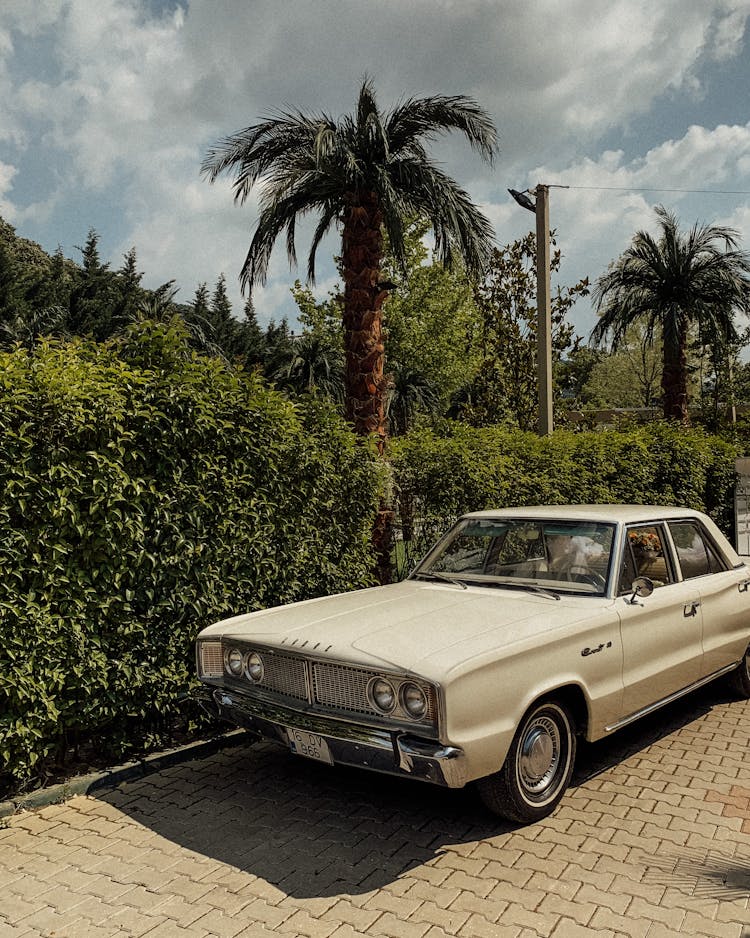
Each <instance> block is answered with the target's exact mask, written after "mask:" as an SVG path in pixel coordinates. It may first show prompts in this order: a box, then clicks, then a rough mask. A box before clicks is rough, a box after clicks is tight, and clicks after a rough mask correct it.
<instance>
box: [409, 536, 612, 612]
mask: <svg viewBox="0 0 750 938" xmlns="http://www.w3.org/2000/svg"><path fill="white" fill-rule="evenodd" d="M614 530H615V529H614V525H612V524H604V523H601V522H596V521H565V520H562V521H535V520H530V519H526V518H518V519H505V518H503V519H492V518H464V519H463V520H462V521H460V522H459V523H458V524H457V525H456V527H455V528H453V529H452V530H451V531H450V532H449V533H448V534H447V535H446V536H445V537H444V538H443V539H442V540H441V541H439V542H438V544H437V545H436V546H435V547H434V548H433V550H432V551H431V552H430V553H429V554H428V555H427V557H426V558H425V560H424V561H423V562H422V563H421V564H420V565H419V567H417V569H416V570H415V571H414V575H415V576H417V577H420V578H430V577H434V578H435V579H440V580H448V579H452V580H456V581H460V582H462V583H464V584H465V583H477V584H482V585H487V586H495V585H502V586H510V587H518V588H526V589H534V588H537V589H538V588H539V587H542V588H544V589H545V590H551V591H563V592H577V593H590V594H596V595H600V596H601V595H604V593H605V592H606V586H607V578H608V575H609V567H610V556H611V553H612V543H613V540H614Z"/></svg>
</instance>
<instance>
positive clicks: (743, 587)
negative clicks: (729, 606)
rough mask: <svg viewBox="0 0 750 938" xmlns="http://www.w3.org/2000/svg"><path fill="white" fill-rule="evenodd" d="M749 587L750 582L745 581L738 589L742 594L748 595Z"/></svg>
mask: <svg viewBox="0 0 750 938" xmlns="http://www.w3.org/2000/svg"><path fill="white" fill-rule="evenodd" d="M749 586H750V580H743V581H742V582H741V583H739V584H738V585H737V589H738V590H739V591H740V592H741V593H746V592H747V589H748V587H749Z"/></svg>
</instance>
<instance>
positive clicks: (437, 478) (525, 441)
mask: <svg viewBox="0 0 750 938" xmlns="http://www.w3.org/2000/svg"><path fill="white" fill-rule="evenodd" d="M737 455H738V454H737V451H736V449H735V447H734V446H733V445H732V444H731V443H729V442H727V441H726V440H723V439H721V438H719V437H716V436H711V435H709V434H707V433H705V432H703V431H702V430H699V429H689V430H688V429H685V428H684V427H676V426H673V425H670V424H668V423H655V424H649V425H646V426H639V427H633V428H629V429H626V430H602V431H591V432H584V433H573V432H570V431H565V430H558V431H556V432H555V433H553V434H551V435H550V436H547V437H539V436H537V435H536V434H532V433H524V432H522V431H513V430H503V429H499V428H494V427H490V428H481V429H475V428H472V427H468V426H466V425H465V424H458V423H447V424H445V425H444V427H443V428H442V430H441V433H440V434H439V435H438V434H436V433H434V432H432V431H431V430H418V431H414V432H412V433H410V434H408V435H407V436H404V437H401V438H399V439H396V440H393V442H392V444H391V458H392V461H393V467H394V474H395V482H396V491H397V507H398V517H399V520H400V524H401V527H402V533H403V541H402V542H400V543H399V544H397V562H398V566H399V571H398V572H399V574H404V573H405V572H406V570H407V569H408V567H409V566H410V565H411V564H412V563H413V562H414V561H416V559H418V557H419V556H421V554H422V553H423V552H424V551H425V550H426V549H427V547H429V544H430V542H431V540H432V539H433V538H434V537H435V535H436V533H439V532H440V531H442V530H445V528H446V527H447V525H448V524H449V523H450V522H451V521H452V520H453V519H455V518H456V517H457V516H458V515H459V514H462V513H463V512H466V511H478V510H481V509H485V508H503V507H507V506H513V505H519V506H520V505H542V504H559V505H562V504H569V503H570V504H596V503H608V504H618V503H632V504H643V505H645V504H661V505H684V506H687V507H690V508H697V509H698V510H700V511H705V512H707V513H708V514H709V515H711V516H712V517H713V518H714V520H715V521H716V522H717V524H718V525H719V527H720V528H722V530H724V531H725V532H726V533H727V534H728V535H729V536H730V537H731V535H732V529H733V524H734V511H733V487H734V481H735V471H734V460H735V457H736V456H737Z"/></svg>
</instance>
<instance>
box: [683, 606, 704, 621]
mask: <svg viewBox="0 0 750 938" xmlns="http://www.w3.org/2000/svg"><path fill="white" fill-rule="evenodd" d="M699 607H700V603H699V602H694V603H685V605H684V607H683V609H682V614H683V615H684V616H685V617H686V618H688V619H689V618H691V617H692V616H694V615H695V614H696V613H697V612H698V609H699Z"/></svg>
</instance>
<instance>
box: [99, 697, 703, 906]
mask: <svg viewBox="0 0 750 938" xmlns="http://www.w3.org/2000/svg"><path fill="white" fill-rule="evenodd" d="M720 701H721V692H719V694H718V695H717V691H716V689H715V688H711V689H707V690H704V691H699V692H696V693H695V694H692V695H690V696H689V697H686V698H684V699H683V700H682V701H678V702H677V703H676V704H673V705H671V706H670V707H668V708H664V709H662V710H661V711H658V712H657V713H655V714H653V715H651V716H650V717H648V718H646V719H643V720H640V721H638V722H637V723H636V724H633V726H632V727H628V728H626V729H624V730H622V731H620V732H619V733H616V734H615V735H614V736H612V737H611V738H609V739H607V740H604V741H601V742H599V743H594V744H582V745H581V747H580V749H579V757H578V760H577V769H576V773H575V776H574V779H573V783H572V784H573V785H574V786H581V785H584V784H585V783H586V782H587V781H588V780H590V779H591V778H593V777H595V776H597V775H600V774H601V773H603V772H605V771H606V770H608V769H610V768H613V767H614V766H616V765H617V764H618V763H621V762H622V761H623V760H625V759H627V758H629V757H631V756H632V755H634V754H636V753H638V752H640V751H642V750H644V749H646V748H647V747H649V746H650V745H652V744H654V743H656V742H658V741H659V740H660V739H663V738H664V737H666V736H668V735H669V734H671V733H673V732H675V731H676V730H678V729H680V728H681V727H684V726H685V725H686V724H689V723H691V722H692V721H695V720H697V719H699V718H700V717H701V716H702V715H704V714H705V713H707V712H709V711H710V709H711V707H712V705H714V704H716V703H717V702H720ZM97 797H98V798H100V799H101V800H102V801H106V802H108V803H110V804H112V805H114V806H116V807H117V808H118V809H119V810H121V811H122V812H124V813H125V814H127V815H129V816H130V817H132V818H133V819H134V820H136V821H137V822H139V823H140V824H142V825H144V826H145V827H147V828H149V829H151V830H152V831H153V832H155V833H156V834H158V835H159V836H161V837H163V838H165V839H166V840H168V841H171V842H173V843H176V844H178V845H180V846H181V847H183V848H186V849H188V850H191V851H195V852H197V853H199V854H201V855H203V856H206V857H210V858H212V859H215V860H217V861H220V862H222V863H224V864H228V865H230V866H231V867H234V868H236V869H239V870H243V871H245V872H247V873H248V874H252V875H253V876H256V877H258V878H260V879H263V880H265V881H266V882H268V883H270V884H272V885H273V886H275V887H277V888H278V889H279V890H281V891H282V892H283V893H285V894H286V895H289V896H295V897H298V898H309V897H326V896H333V895H341V894H351V895H355V894H361V893H364V892H369V891H370V890H374V889H379V888H381V887H383V886H385V885H387V884H389V883H392V882H394V881H395V880H397V879H398V878H399V877H400V876H403V875H404V874H406V873H407V872H408V871H409V870H413V869H415V868H417V867H422V866H425V865H427V866H429V865H431V861H433V862H435V861H437V860H438V859H441V858H442V859H441V868H442V867H443V866H444V865H446V864H445V863H444V860H445V856H444V855H445V854H448V853H451V851H452V848H453V852H454V853H455V854H456V855H457V856H458V854H460V853H461V849H460V845H461V844H468V843H473V842H477V841H481V840H489V839H490V838H493V837H496V836H498V835H502V834H507V833H509V832H512V831H514V830H516V829H517V825H514V824H511V823H508V822H504V821H502V820H500V819H498V818H496V817H494V816H492V815H491V814H490V813H489V812H488V811H487V810H486V809H485V808H484V807H483V806H482V805H481V803H480V802H479V799H478V796H477V794H476V792H475V790H474V788H473V787H472V786H468V787H467V788H465V789H460V790H448V789H442V788H438V787H434V786H431V785H428V784H424V783H421V782H416V781H410V780H408V779H400V778H391V777H389V776H385V775H377V774H374V773H371V772H367V771H365V770H358V769H351V768H346V767H331V766H327V765H323V764H320V763H317V762H314V761H311V760H309V759H305V758H302V757H300V756H294V755H292V754H290V753H288V752H287V751H285V750H284V749H282V748H281V747H278V746H276V745H274V744H271V743H258V744H256V745H241V746H237V747H234V748H231V749H225V750H222V751H220V752H219V753H216V754H214V755H211V756H208V757H205V758H202V759H196V760H193V761H191V762H186V763H182V764H180V765H176V766H173V767H172V768H169V769H165V770H163V771H161V772H159V773H156V774H154V775H150V776H147V777H146V778H143V779H139V780H137V781H131V782H125V783H123V784H121V785H119V786H118V787H117V788H115V789H112V790H110V791H102V792H99V793H98V794H97ZM528 831H529V833H528V836H529V837H530V838H532V839H533V836H534V834H533V832H532V830H531V829H528ZM463 853H466V851H463ZM462 860H463V858H462V857H461V856H458V859H457V862H456V864H455V869H457V870H461V869H462V868H463V867H462ZM447 865H448V866H450V863H448V864H447ZM443 873H444V869H443Z"/></svg>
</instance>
